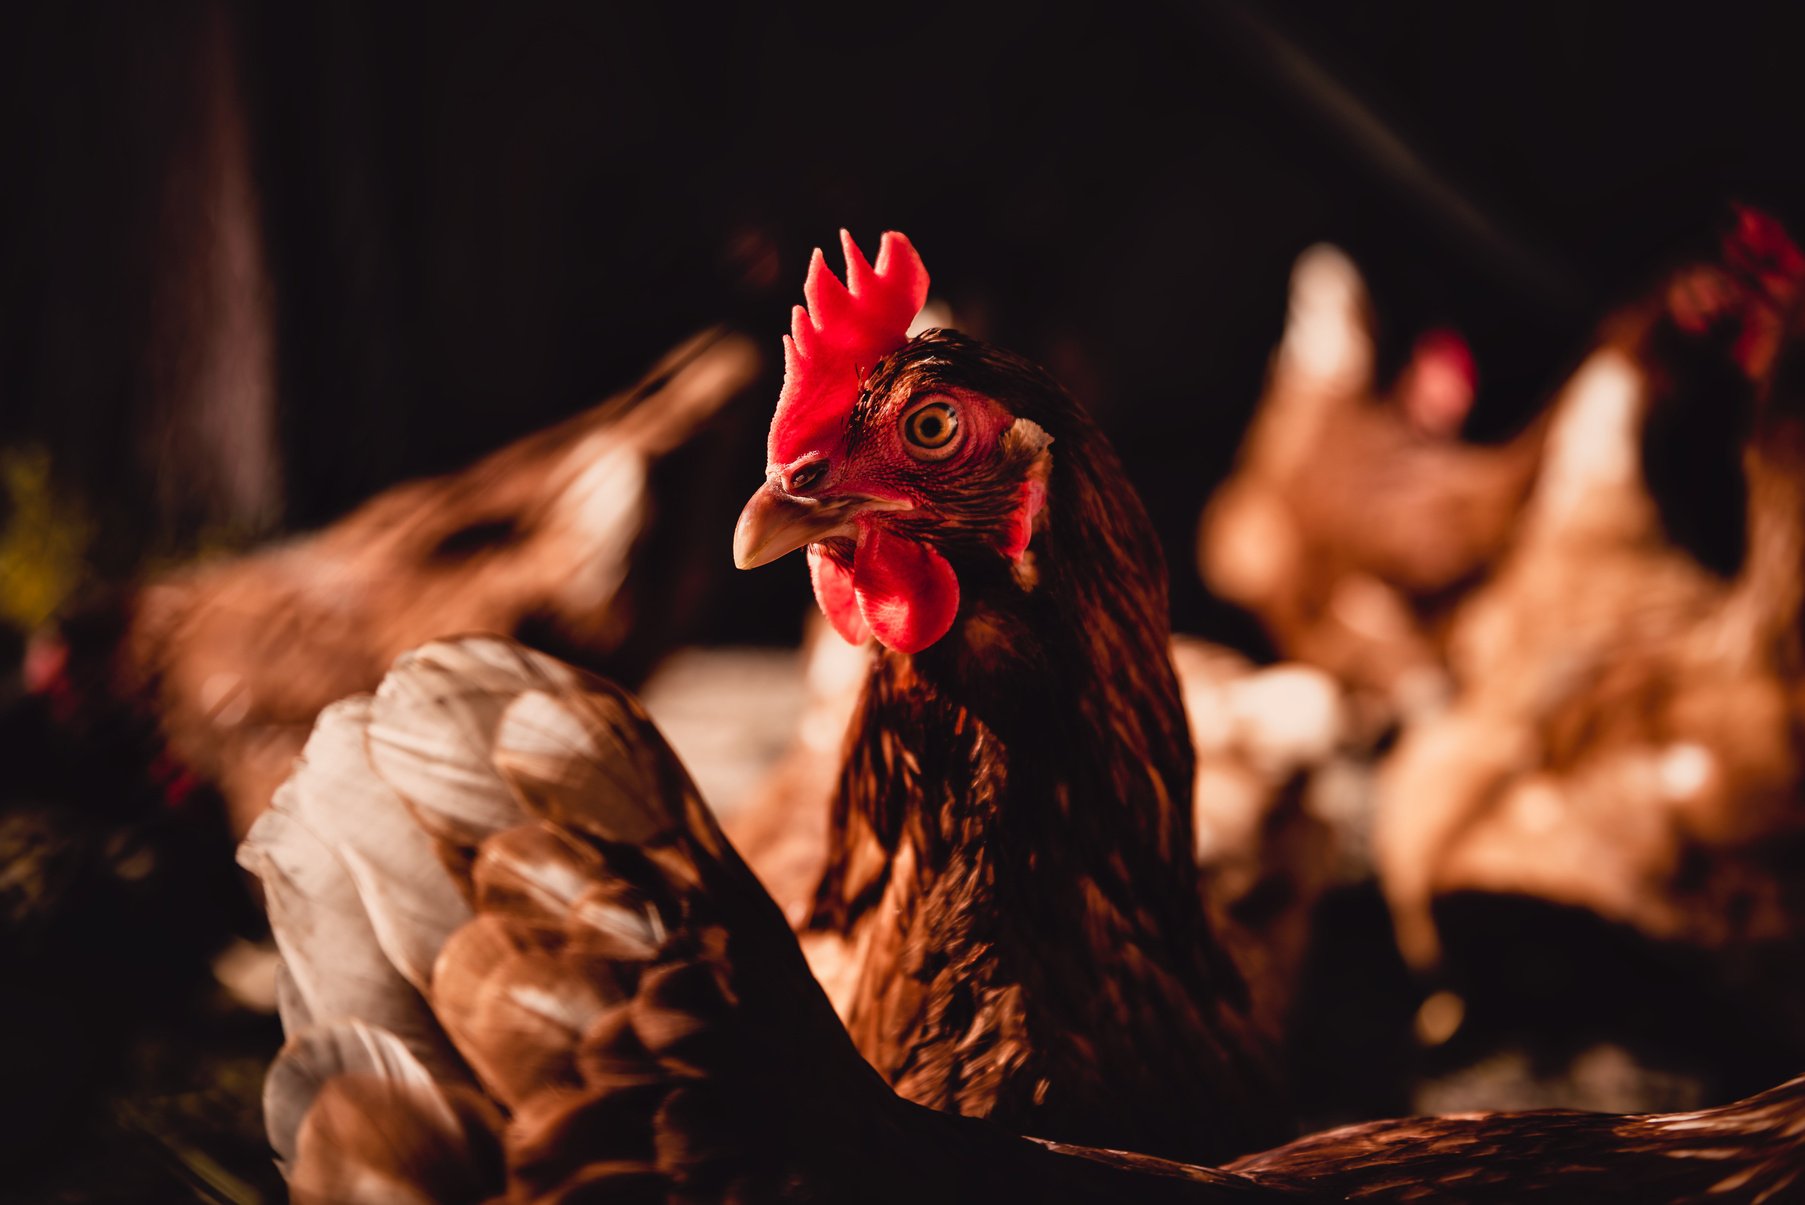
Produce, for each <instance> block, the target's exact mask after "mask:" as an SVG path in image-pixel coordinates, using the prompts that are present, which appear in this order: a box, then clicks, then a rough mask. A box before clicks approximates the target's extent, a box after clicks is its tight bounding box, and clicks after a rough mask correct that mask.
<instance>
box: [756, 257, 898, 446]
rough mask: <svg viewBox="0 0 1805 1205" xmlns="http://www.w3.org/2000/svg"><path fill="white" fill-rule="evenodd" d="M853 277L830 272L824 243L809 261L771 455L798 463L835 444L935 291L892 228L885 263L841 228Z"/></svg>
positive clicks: (786, 347)
mask: <svg viewBox="0 0 1805 1205" xmlns="http://www.w3.org/2000/svg"><path fill="white" fill-rule="evenodd" d="M840 246H841V247H842V248H843V249H844V250H845V253H846V283H845V284H841V283H840V281H839V279H838V278H837V277H835V276H834V274H833V273H832V272H830V271H829V270H828V267H827V260H826V258H825V257H823V256H822V254H821V249H820V248H819V247H817V248H816V249H815V254H814V257H813V258H811V259H810V260H809V265H808V280H807V281H806V282H805V283H804V284H803V286H802V297H803V300H804V301H805V302H807V305H806V306H800V305H799V306H797V307H796V309H795V311H794V314H793V316H792V318H791V321H790V333H789V334H787V335H785V336H784V339H783V391H782V392H781V393H779V394H778V395H777V413H776V414H775V415H773V416H772V418H771V439H770V443H769V445H768V455H769V457H770V461H771V463H772V464H773V465H784V464H791V463H793V462H794V461H795V460H796V459H797V457H799V456H802V455H804V454H805V453H808V452H822V451H826V450H827V449H828V448H829V447H830V446H832V443H833V440H834V438H835V436H836V435H837V434H838V432H839V429H840V424H841V423H842V422H843V421H844V420H845V418H846V416H847V414H848V413H850V412H851V410H852V404H853V402H854V401H856V400H857V399H858V395H859V386H860V383H861V382H862V381H863V380H864V378H865V376H866V374H868V373H869V372H870V371H871V370H872V368H873V367H875V366H876V364H877V362H878V361H879V360H881V359H883V358H884V357H885V356H887V355H889V354H890V353H891V352H893V351H895V350H896V349H897V348H899V347H901V346H902V345H903V344H904V343H906V342H908V338H909V323H911V322H913V321H914V319H915V315H916V314H918V313H920V312H921V303H922V302H924V301H926V300H927V296H928V270H927V268H925V267H923V266H922V262H921V257H920V256H919V255H917V254H915V248H914V247H913V246H912V245H910V243H909V240H908V239H907V238H905V237H904V236H902V235H900V234H898V233H897V232H896V231H894V230H890V231H886V232H885V234H884V237H883V238H882V239H881V240H880V241H879V242H878V245H877V265H876V266H875V267H873V266H872V265H871V264H868V263H866V262H865V257H864V256H863V255H861V254H860V253H859V248H858V245H857V244H855V243H854V242H853V241H852V235H850V234H848V233H846V231H844V230H842V231H840Z"/></svg>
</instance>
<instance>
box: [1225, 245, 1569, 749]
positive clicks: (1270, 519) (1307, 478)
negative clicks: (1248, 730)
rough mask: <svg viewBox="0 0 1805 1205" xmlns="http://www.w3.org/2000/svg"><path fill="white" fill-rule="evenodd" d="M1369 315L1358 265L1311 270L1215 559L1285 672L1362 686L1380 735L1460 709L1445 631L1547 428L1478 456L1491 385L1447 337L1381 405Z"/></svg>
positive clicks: (1322, 253) (1300, 279)
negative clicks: (1448, 698)
mask: <svg viewBox="0 0 1805 1205" xmlns="http://www.w3.org/2000/svg"><path fill="white" fill-rule="evenodd" d="M1368 307H1369V303H1368V301H1367V297H1366V291H1365V286H1364V285H1363V283H1362V282H1361V279H1360V275H1359V273H1358V272H1357V271H1356V270H1355V268H1354V265H1353V264H1352V263H1351V262H1350V261H1349V260H1348V259H1347V257H1346V256H1344V255H1343V254H1342V253H1341V252H1339V251H1337V250H1335V249H1333V248H1331V247H1326V246H1319V247H1314V248H1311V249H1310V250H1309V251H1306V252H1305V253H1304V254H1303V255H1302V256H1301V257H1300V258H1299V259H1298V262H1297V267H1296V269H1295V270H1294V272H1293V274H1292V278H1291V301H1290V312H1289V315H1288V317H1287V319H1286V323H1285V333H1284V337H1283V340H1282V341H1281V343H1280V345H1279V349H1278V352H1277V354H1276V355H1275V356H1274V357H1273V362H1272V371H1271V379H1270V381H1269V383H1268V386H1267V390H1266V397H1265V400H1264V401H1263V402H1262V403H1261V405H1260V409H1259V411H1258V413H1257V414H1256V416H1255V418H1254V422H1253V426H1252V428H1251V429H1250V431H1249V433H1248V436H1247V439H1246V443H1245V445H1244V447H1243V449H1242V452H1241V457H1240V461H1239V463H1238V464H1237V466H1236V468H1235V470H1234V472H1233V473H1232V474H1231V475H1230V477H1229V479H1228V480H1227V481H1226V482H1225V483H1224V484H1223V485H1222V487H1221V488H1220V489H1219V490H1218V491H1217V493H1216V495H1215V496H1214V497H1213V498H1212V499H1211V501H1210V503H1209V506H1208V507H1207V508H1206V509H1205V512H1204V518H1203V522H1202V524H1201V527H1200V530H1199V546H1198V555H1199V565H1200V566H1201V568H1202V572H1203V576H1204V579H1205V581H1206V582H1208V583H1209V585H1210V587H1211V588H1212V589H1213V590H1215V591H1216V592H1217V593H1219V594H1220V595H1221V596H1222V597H1224V598H1226V599H1228V600H1229V601H1231V602H1235V603H1238V604H1239V605H1241V606H1243V607H1246V608H1248V609H1249V610H1251V611H1252V612H1253V613H1254V614H1255V615H1256V616H1258V617H1259V619H1260V620H1261V622H1262V623H1263V624H1264V625H1265V627H1266V629H1267V631H1268V632H1269V633H1270V635H1271V637H1272V639H1273V642H1274V643H1275V644H1276V645H1277V646H1278V649H1279V651H1280V652H1281V653H1282V654H1283V655H1285V656H1287V657H1291V658H1295V659H1297V660H1300V661H1304V662H1308V663H1310V664H1313V665H1319V666H1321V667H1323V668H1324V669H1327V670H1328V671H1330V672H1331V673H1333V674H1334V675H1335V676H1336V677H1337V678H1339V679H1341V680H1342V681H1343V682H1345V683H1346V684H1347V685H1348V686H1349V687H1350V688H1351V689H1352V690H1354V692H1355V697H1356V700H1357V702H1358V703H1359V704H1360V705H1361V710H1362V712H1363V713H1364V717H1363V718H1364V720H1365V726H1366V727H1367V728H1369V729H1377V728H1382V727H1383V726H1384V725H1386V724H1387V723H1389V722H1390V721H1391V720H1392V719H1393V718H1395V717H1396V716H1398V715H1400V714H1403V713H1409V712H1412V711H1415V710H1418V709H1420V708H1422V707H1425V706H1430V705H1434V704H1438V703H1439V702H1441V700H1442V698H1443V696H1444V695H1445V690H1446V687H1445V673H1444V666H1443V657H1442V651H1441V636H1442V625H1443V623H1444V621H1445V619H1446V617H1447V615H1448V613H1449V611H1450V608H1451V604H1452V603H1453V602H1454V601H1455V600H1457V599H1458V598H1459V597H1460V596H1461V594H1462V593H1463V592H1464V591H1466V590H1467V589H1470V588H1471V586H1472V585H1473V584H1474V583H1475V582H1476V581H1478V580H1479V579H1481V578H1482V577H1483V576H1484V575H1485V573H1486V571H1487V570H1488V568H1489V567H1490V565H1491V564H1492V563H1493V561H1494V560H1495V559H1496V557H1497V556H1498V555H1499V553H1500V552H1501V551H1502V549H1503V548H1504V546H1505V544H1506V542H1507V540H1508V538H1509V536H1510V533H1511V529H1512V525H1513V523H1514V522H1515V519H1516V515H1517V512H1518V509H1519V508H1520V506H1521V504H1522V501H1523V498H1524V495H1525V493H1526V491H1527V489H1528V488H1529V484H1530V482H1531V481H1532V480H1533V479H1534V475H1535V471H1536V465H1537V462H1538V458H1539V455H1540V447H1541V439H1542V430H1543V427H1542V424H1541V423H1540V422H1539V421H1538V422H1536V423H1533V424H1531V425H1530V426H1529V427H1528V428H1526V429H1525V430H1524V431H1523V432H1522V433H1521V434H1520V435H1518V436H1517V437H1516V438H1515V439H1513V440H1511V441H1510V442H1509V443H1507V444H1504V445H1502V446H1499V447H1483V446H1478V445H1474V444H1470V443H1465V442H1463V441H1461V440H1460V439H1459V438H1458V436H1459V431H1460V427H1461V425H1462V423H1463V421H1464V420H1465V418H1466V416H1467V413H1468V411H1469V409H1470V408H1471V405H1472V401H1473V395H1474V390H1475V387H1476V383H1475V377H1474V369H1473V362H1472V357H1471V355H1470V353H1469V352H1468V351H1467V349H1466V345H1465V344H1464V343H1463V342H1462V341H1461V340H1460V339H1459V337H1458V336H1456V335H1454V334H1452V333H1451V332H1447V331H1437V332H1431V333H1430V334H1428V335H1425V336H1424V337H1423V338H1422V339H1421V340H1420V341H1419V342H1418V344H1417V347H1416V351H1415V353H1414V355H1413V357H1412V359H1411V362H1410V364H1409V366H1408V367H1407V368H1406V369H1405V370H1404V372H1403V373H1402V374H1401V375H1400V376H1399V378H1398V380H1397V382H1396V383H1395V385H1394V386H1393V388H1392V389H1391V391H1390V392H1389V393H1387V394H1383V395H1379V394H1377V392H1376V386H1375V384H1374V381H1373V372H1374V369H1373V357H1374V352H1373V337H1372V334H1371V331H1370V318H1369V315H1368Z"/></svg>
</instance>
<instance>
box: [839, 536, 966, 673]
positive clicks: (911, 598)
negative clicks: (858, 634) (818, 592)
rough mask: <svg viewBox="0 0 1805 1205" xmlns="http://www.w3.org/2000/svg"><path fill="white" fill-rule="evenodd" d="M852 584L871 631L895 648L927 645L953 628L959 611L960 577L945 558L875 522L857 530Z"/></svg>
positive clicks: (913, 649)
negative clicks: (892, 533) (857, 541)
mask: <svg viewBox="0 0 1805 1205" xmlns="http://www.w3.org/2000/svg"><path fill="white" fill-rule="evenodd" d="M852 587H853V596H854V597H855V598H856V599H857V600H858V604H859V614H861V615H863V616H864V617H865V623H866V624H867V625H868V626H869V627H870V629H871V633H872V635H874V636H876V637H877V638H878V641H879V643H881V644H882V645H883V646H884V647H885V648H890V649H895V650H896V651H897V652H899V653H919V652H920V651H921V650H922V649H925V648H927V647H928V646H929V645H930V644H933V643H934V642H935V641H936V640H939V639H940V638H941V637H942V636H944V635H946V634H947V632H948V631H950V630H951V629H952V626H953V618H954V616H956V615H957V614H958V613H959V578H958V576H957V575H956V574H954V573H953V567H952V566H951V565H949V564H947V563H946V558H945V557H943V556H941V555H940V554H939V553H938V552H935V551H934V550H933V549H932V548H929V547H928V546H927V545H926V544H918V543H916V542H915V541H914V540H906V539H903V538H902V537H901V536H895V535H891V534H889V533H888V532H886V531H885V530H884V529H883V528H881V527H879V526H877V525H876V524H867V525H865V527H864V530H863V531H862V532H861V533H860V535H859V547H858V551H857V552H855V553H854V554H853V557H852ZM842 634H844V633H842Z"/></svg>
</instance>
